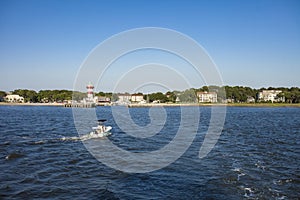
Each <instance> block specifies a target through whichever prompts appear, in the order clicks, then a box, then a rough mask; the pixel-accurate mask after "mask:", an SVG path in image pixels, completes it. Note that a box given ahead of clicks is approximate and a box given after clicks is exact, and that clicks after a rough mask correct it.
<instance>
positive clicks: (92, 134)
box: [60, 132, 111, 141]
mask: <svg viewBox="0 0 300 200" xmlns="http://www.w3.org/2000/svg"><path fill="white" fill-rule="evenodd" d="M109 135H111V133H110V132H107V133H106V134H94V133H93V132H91V133H88V134H85V135H81V136H77V137H76V136H75V137H62V138H61V139H60V140H61V141H78V140H80V141H85V140H90V139H96V138H104V137H107V136H109Z"/></svg>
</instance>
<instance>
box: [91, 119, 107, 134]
mask: <svg viewBox="0 0 300 200" xmlns="http://www.w3.org/2000/svg"><path fill="white" fill-rule="evenodd" d="M105 121H106V119H100V120H98V126H96V127H93V128H92V129H93V131H92V132H91V133H90V135H91V136H92V137H106V136H109V135H111V132H110V130H111V129H112V127H111V126H105V125H104V122H105Z"/></svg>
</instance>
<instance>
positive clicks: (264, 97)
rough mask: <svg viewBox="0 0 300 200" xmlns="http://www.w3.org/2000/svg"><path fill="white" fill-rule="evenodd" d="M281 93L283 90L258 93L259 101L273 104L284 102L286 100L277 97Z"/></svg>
mask: <svg viewBox="0 0 300 200" xmlns="http://www.w3.org/2000/svg"><path fill="white" fill-rule="evenodd" d="M281 92H282V91H281V90H263V91H261V92H259V93H258V99H259V101H271V102H272V103H273V102H279V101H284V98H278V96H277V95H278V94H280V93H281Z"/></svg>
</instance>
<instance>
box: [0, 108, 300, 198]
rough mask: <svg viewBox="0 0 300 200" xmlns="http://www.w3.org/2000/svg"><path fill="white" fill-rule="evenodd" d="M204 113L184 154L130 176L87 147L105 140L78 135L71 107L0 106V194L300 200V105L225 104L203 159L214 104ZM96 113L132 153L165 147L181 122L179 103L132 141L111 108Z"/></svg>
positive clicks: (142, 122) (142, 120) (142, 115)
mask: <svg viewBox="0 0 300 200" xmlns="http://www.w3.org/2000/svg"><path fill="white" fill-rule="evenodd" d="M79 109H80V108H79ZM82 110H84V109H82ZM200 111H201V115H200V124H199V129H198V133H197V135H196V138H195V139H194V141H193V143H192V145H191V146H190V147H189V148H188V150H187V151H186V152H185V153H184V154H183V155H182V157H180V158H179V159H178V160H176V161H175V162H174V163H172V164H170V165H169V166H167V167H164V168H162V169H159V170H156V171H153V172H148V173H126V172H122V171H119V170H115V169H113V168H110V167H108V166H106V165H104V164H102V163H101V162H99V161H98V160H97V159H96V158H95V157H94V156H93V155H91V154H90V152H89V151H88V150H87V149H86V147H85V145H84V144H85V143H86V142H90V143H93V144H98V143H99V145H101V142H102V141H103V140H105V139H103V138H96V139H88V140H82V138H79V136H78V133H77V130H76V128H75V125H74V121H73V115H72V109H70V108H62V107H38V106H0V199H34V198H39V199H74V198H76V199H299V198H300V109H299V108H259V107H255V108H246V107H228V108H227V115H226V121H225V125H224V128H223V131H222V134H221V136H220V138H219V140H218V142H217V144H216V146H215V147H214V149H213V150H212V151H211V152H210V153H209V154H208V156H206V157H205V158H203V159H199V157H198V154H199V148H200V146H201V143H202V142H203V138H204V136H205V132H206V130H207V128H208V125H209V119H210V111H211V109H210V107H200ZM96 112H97V116H98V117H99V118H106V119H107V120H108V121H107V125H110V126H112V127H113V129H112V135H111V136H109V137H108V138H106V139H108V140H110V141H111V142H112V143H113V144H114V145H117V146H119V147H120V148H123V149H125V150H128V151H133V152H139V151H145V152H147V151H154V150H157V149H160V148H162V147H163V146H165V145H167V144H168V143H169V142H170V141H171V140H172V139H173V138H174V136H175V135H176V132H177V129H178V126H179V123H180V108H178V107H167V108H165V112H166V115H167V121H166V123H165V124H163V128H162V129H161V131H160V132H159V133H158V134H157V135H155V136H153V137H151V139H149V138H146V139H135V138H134V137H131V136H128V135H127V134H126V133H125V132H123V131H122V130H121V129H120V127H118V125H117V123H116V122H115V121H114V118H113V117H112V112H111V108H110V107H97V108H96ZM129 112H130V114H131V118H132V120H133V121H134V122H135V123H136V124H138V125H139V126H142V127H143V126H146V125H147V124H149V123H150V121H151V120H150V117H149V108H130V109H129ZM90 123H91V124H93V125H96V124H95V122H90ZM89 131H90V130H87V132H89ZM187 134H189V133H187ZM103 150H104V151H105V149H103Z"/></svg>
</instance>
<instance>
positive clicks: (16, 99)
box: [4, 94, 24, 103]
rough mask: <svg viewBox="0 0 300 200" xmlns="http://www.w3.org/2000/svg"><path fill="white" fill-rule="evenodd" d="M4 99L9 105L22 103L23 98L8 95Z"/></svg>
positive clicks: (16, 95)
mask: <svg viewBox="0 0 300 200" xmlns="http://www.w3.org/2000/svg"><path fill="white" fill-rule="evenodd" d="M4 99H5V101H7V102H10V103H24V97H21V96H19V95H18V94H8V95H6V97H5V98H4Z"/></svg>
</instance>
